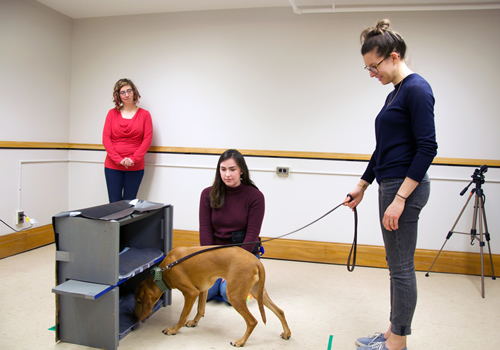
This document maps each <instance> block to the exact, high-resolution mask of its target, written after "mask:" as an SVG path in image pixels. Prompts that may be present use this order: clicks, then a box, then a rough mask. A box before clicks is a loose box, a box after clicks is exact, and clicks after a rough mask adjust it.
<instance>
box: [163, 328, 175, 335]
mask: <svg viewBox="0 0 500 350" xmlns="http://www.w3.org/2000/svg"><path fill="white" fill-rule="evenodd" d="M162 333H163V334H165V335H176V334H177V331H176V330H175V329H174V328H165V329H164V330H162Z"/></svg>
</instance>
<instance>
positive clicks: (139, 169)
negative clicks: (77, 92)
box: [102, 79, 153, 203]
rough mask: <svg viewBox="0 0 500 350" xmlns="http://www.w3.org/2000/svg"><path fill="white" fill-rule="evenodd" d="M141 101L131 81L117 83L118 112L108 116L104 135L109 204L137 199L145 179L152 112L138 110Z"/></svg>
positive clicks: (115, 99) (116, 99)
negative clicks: (145, 160) (145, 162)
mask: <svg viewBox="0 0 500 350" xmlns="http://www.w3.org/2000/svg"><path fill="white" fill-rule="evenodd" d="M140 98H141V95H140V94H139V91H138V90H137V88H136V86H135V85H134V83H133V82H132V81H131V80H129V79H120V80H118V81H117V82H116V84H115V88H114V91H113V102H114V103H115V108H113V109H111V110H110V111H109V112H108V115H107V116H106V122H105V123H104V131H103V133H102V143H103V145H104V148H105V149H106V152H107V156H106V160H105V162H104V173H105V175H106V185H107V187H108V197H109V202H110V203H113V202H117V201H120V200H123V199H135V198H136V197H137V192H138V191H139V186H140V185H141V181H142V177H143V176H144V155H145V154H146V152H147V151H148V149H149V147H150V146H151V140H152V138H153V123H152V121H151V115H150V114H149V112H148V111H146V110H145V109H142V108H139V107H137V103H138V102H139V99H140Z"/></svg>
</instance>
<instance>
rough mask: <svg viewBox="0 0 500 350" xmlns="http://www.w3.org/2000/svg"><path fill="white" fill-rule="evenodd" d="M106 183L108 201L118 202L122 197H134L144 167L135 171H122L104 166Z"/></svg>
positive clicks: (135, 196)
mask: <svg viewBox="0 0 500 350" xmlns="http://www.w3.org/2000/svg"><path fill="white" fill-rule="evenodd" d="M104 175H105V176H106V185H107V186H108V198H109V202H110V203H113V202H118V201H121V200H123V199H130V200H132V199H136V198H137V192H138V191H139V186H140V185H141V181H142V177H143V176H144V169H142V170H136V171H122V170H115V169H109V168H106V167H105V168H104Z"/></svg>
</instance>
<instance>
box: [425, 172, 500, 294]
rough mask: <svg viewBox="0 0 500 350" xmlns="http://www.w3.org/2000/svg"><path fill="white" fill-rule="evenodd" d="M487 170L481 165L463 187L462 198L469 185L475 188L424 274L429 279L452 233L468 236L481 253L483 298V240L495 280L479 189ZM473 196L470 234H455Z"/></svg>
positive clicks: (483, 198)
mask: <svg viewBox="0 0 500 350" xmlns="http://www.w3.org/2000/svg"><path fill="white" fill-rule="evenodd" d="M487 170H488V167H487V166H486V165H482V166H481V167H479V168H477V169H476V170H475V171H474V174H473V175H472V181H471V182H470V183H469V184H468V185H467V187H465V188H464V189H463V190H462V192H460V195H461V196H463V195H464V194H465V192H467V190H468V189H469V187H470V185H472V183H474V184H476V187H474V188H473V189H472V190H471V191H470V194H469V198H468V199H467V202H466V203H465V205H464V206H463V208H462V211H461V212H460V214H459V215H458V218H457V220H456V221H455V223H454V224H453V227H452V228H451V230H450V231H449V232H448V235H447V236H446V239H445V241H444V243H443V246H442V247H441V249H440V250H439V253H438V255H437V256H436V258H435V259H434V262H433V263H432V265H431V267H430V268H429V271H427V273H426V274H425V276H426V277H429V272H430V271H431V270H432V267H433V266H434V264H435V263H436V260H437V258H438V257H439V254H441V251H442V250H443V248H444V246H445V244H446V243H447V242H448V240H449V239H450V238H451V236H452V235H453V234H454V233H459V234H463V235H470V238H471V242H470V244H471V245H474V241H475V240H477V241H479V250H480V252H481V294H482V297H483V298H484V253H483V249H484V246H485V239H486V243H487V244H488V252H489V255H490V262H491V274H492V278H493V279H494V280H496V277H495V270H494V269H493V258H492V256H491V247H490V234H489V232H488V223H487V221H486V213H485V211H484V201H485V195H484V192H483V189H482V188H481V185H482V184H483V183H484V173H485V172H486V171H487ZM473 195H475V199H474V213H473V217H472V228H471V230H470V233H466V232H456V231H454V230H455V227H456V226H457V224H458V221H459V220H460V218H461V217H462V214H463V213H464V211H465V208H466V207H467V205H468V204H469V202H470V200H471V199H472V196H473ZM478 222H479V232H478V230H477V226H478ZM483 224H484V229H485V230H484V231H483Z"/></svg>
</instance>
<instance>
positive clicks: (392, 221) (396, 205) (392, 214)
mask: <svg viewBox="0 0 500 350" xmlns="http://www.w3.org/2000/svg"><path fill="white" fill-rule="evenodd" d="M404 208H405V200H404V199H403V198H401V197H399V196H396V197H395V198H394V200H393V201H392V203H391V205H389V206H388V207H387V209H386V211H385V213H384V218H383V219H382V225H384V227H385V229H386V230H388V231H394V230H397V229H398V228H399V223H398V222H399V217H400V216H401V214H402V213H403V210H404Z"/></svg>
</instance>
